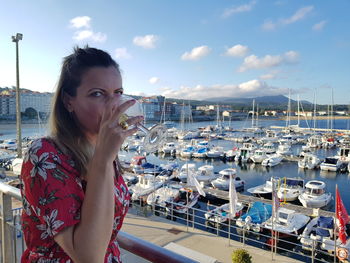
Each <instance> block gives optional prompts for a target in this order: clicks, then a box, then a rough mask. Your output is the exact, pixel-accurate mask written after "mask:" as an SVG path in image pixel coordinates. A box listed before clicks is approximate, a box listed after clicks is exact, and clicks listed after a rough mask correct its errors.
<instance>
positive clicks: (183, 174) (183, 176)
mask: <svg viewBox="0 0 350 263" xmlns="http://www.w3.org/2000/svg"><path fill="white" fill-rule="evenodd" d="M189 173H193V174H195V173H196V164H194V163H185V164H184V165H182V167H181V169H180V172H179V174H178V175H177V178H178V179H179V180H180V181H181V182H183V183H186V182H187V177H188V174H189Z"/></svg>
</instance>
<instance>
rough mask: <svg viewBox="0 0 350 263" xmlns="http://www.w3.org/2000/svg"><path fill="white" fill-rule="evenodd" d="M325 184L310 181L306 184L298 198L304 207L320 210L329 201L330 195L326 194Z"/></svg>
mask: <svg viewBox="0 0 350 263" xmlns="http://www.w3.org/2000/svg"><path fill="white" fill-rule="evenodd" d="M325 188H326V184H325V183H324V182H322V181H317V180H312V181H309V182H307V183H306V185H305V191H304V193H302V194H301V195H300V196H299V201H300V203H301V204H302V205H303V206H304V207H311V208H321V207H324V206H326V205H328V203H329V202H330V201H331V199H332V195H331V193H327V192H326V189H325Z"/></svg>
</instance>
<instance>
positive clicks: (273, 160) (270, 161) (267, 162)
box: [261, 154, 283, 167]
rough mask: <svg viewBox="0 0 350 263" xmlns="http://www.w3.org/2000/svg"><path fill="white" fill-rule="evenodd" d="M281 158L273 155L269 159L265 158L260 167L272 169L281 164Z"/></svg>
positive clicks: (278, 155)
mask: <svg viewBox="0 0 350 263" xmlns="http://www.w3.org/2000/svg"><path fill="white" fill-rule="evenodd" d="M282 160H283V157H282V155H280V154H273V155H271V156H270V157H268V158H266V159H265V160H263V161H262V163H261V165H262V166H268V167H273V166H276V165H277V164H279V163H280V162H282Z"/></svg>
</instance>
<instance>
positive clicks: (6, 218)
mask: <svg viewBox="0 0 350 263" xmlns="http://www.w3.org/2000/svg"><path fill="white" fill-rule="evenodd" d="M0 205H1V208H0V213H1V217H2V220H1V241H2V244H1V252H2V253H1V256H2V262H11V261H12V259H13V258H14V256H13V255H12V245H13V240H12V235H11V226H9V224H8V222H12V221H13V215H12V200H11V196H9V195H6V194H4V193H0Z"/></svg>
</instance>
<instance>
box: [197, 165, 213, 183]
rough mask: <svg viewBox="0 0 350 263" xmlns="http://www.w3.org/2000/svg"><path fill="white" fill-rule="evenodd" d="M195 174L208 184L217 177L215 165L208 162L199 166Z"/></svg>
mask: <svg viewBox="0 0 350 263" xmlns="http://www.w3.org/2000/svg"><path fill="white" fill-rule="evenodd" d="M194 176H195V177H196V178H197V181H198V182H199V183H201V182H202V183H204V184H208V183H209V182H211V181H212V180H214V179H215V178H217V176H216V175H215V174H214V166H212V165H208V164H207V165H203V166H200V167H198V170H197V172H196V173H195V174H194Z"/></svg>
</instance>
